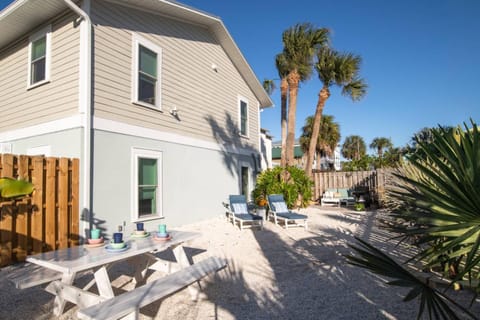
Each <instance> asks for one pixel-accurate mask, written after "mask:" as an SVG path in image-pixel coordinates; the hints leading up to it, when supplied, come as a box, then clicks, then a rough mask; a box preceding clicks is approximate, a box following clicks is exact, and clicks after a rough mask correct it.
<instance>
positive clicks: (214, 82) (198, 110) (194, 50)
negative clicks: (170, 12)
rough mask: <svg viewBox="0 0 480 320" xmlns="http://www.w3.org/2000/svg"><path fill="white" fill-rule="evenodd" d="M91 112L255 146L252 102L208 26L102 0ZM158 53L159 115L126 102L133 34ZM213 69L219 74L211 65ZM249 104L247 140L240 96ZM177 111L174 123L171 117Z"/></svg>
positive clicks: (97, 6)
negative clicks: (241, 129)
mask: <svg viewBox="0 0 480 320" xmlns="http://www.w3.org/2000/svg"><path fill="white" fill-rule="evenodd" d="M92 12H93V22H94V24H95V25H96V27H95V98H94V99H95V115H96V116H97V117H101V118H106V119H111V120H115V121H120V122H125V123H128V124H132V125H137V126H142V127H147V128H151V129H157V130H162V131H167V132H173V133H178V134H182V135H186V136H190V137H196V138H200V139H204V140H208V141H216V140H219V137H221V138H222V139H224V140H227V141H231V142H237V143H241V144H242V145H243V146H248V145H252V146H254V147H255V148H257V147H258V104H257V100H256V98H255V96H254V95H253V93H252V91H251V90H250V89H249V87H248V86H247V84H246V83H245V81H244V80H243V79H242V77H241V76H240V74H239V73H238V71H237V69H236V68H235V66H234V65H233V64H232V62H231V61H230V59H229V58H228V56H227V55H226V54H225V52H224V50H223V49H222V47H221V46H220V45H219V44H218V43H217V42H216V41H215V39H214V36H213V34H212V33H211V32H209V31H208V30H207V29H205V28H202V27H199V26H196V25H191V24H188V23H185V22H182V21H178V20H172V19H168V18H166V17H164V16H160V15H154V14H151V13H148V12H143V11H137V10H134V9H131V8H125V7H122V6H116V5H113V4H112V3H105V2H103V1H95V2H93V9H92ZM133 33H137V34H139V35H140V36H142V37H144V38H146V39H148V40H149V41H151V42H153V43H155V44H156V45H158V46H160V47H161V48H162V75H161V81H162V108H163V112H160V111H158V110H152V109H149V108H146V107H142V106H138V105H135V104H132V102H131V100H132V97H131V91H132V70H131V68H132V34H133ZM212 64H215V65H217V66H218V72H215V71H214V70H212V68H211V66H212ZM239 96H242V97H245V98H246V99H248V101H249V106H250V109H249V129H250V132H249V135H250V137H249V139H244V138H242V139H240V138H239V136H238V134H236V133H234V130H235V131H237V132H238V121H239V110H238V97H239ZM173 107H176V108H177V109H178V110H179V112H178V114H179V117H180V121H178V120H177V119H175V118H174V117H173V116H172V115H170V113H169V110H170V109H171V108H173Z"/></svg>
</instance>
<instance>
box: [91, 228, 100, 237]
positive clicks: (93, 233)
mask: <svg viewBox="0 0 480 320" xmlns="http://www.w3.org/2000/svg"><path fill="white" fill-rule="evenodd" d="M90 239H100V229H92V230H90Z"/></svg>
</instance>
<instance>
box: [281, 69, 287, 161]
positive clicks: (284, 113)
mask: <svg viewBox="0 0 480 320" xmlns="http://www.w3.org/2000/svg"><path fill="white" fill-rule="evenodd" d="M287 93H288V82H287V78H285V77H283V78H282V80H281V83H280V99H281V108H282V110H281V125H282V151H281V152H282V153H281V157H280V166H281V167H282V168H285V167H286V164H287Z"/></svg>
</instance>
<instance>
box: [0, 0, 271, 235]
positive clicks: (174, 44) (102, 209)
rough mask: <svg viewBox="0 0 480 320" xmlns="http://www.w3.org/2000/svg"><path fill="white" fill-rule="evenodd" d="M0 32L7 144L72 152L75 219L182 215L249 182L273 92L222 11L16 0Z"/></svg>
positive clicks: (178, 218) (162, 4) (105, 0)
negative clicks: (76, 181) (263, 112)
mask: <svg viewBox="0 0 480 320" xmlns="http://www.w3.org/2000/svg"><path fill="white" fill-rule="evenodd" d="M0 30H2V32H0V114H1V118H2V121H1V122H0V143H1V146H2V148H3V150H9V151H11V152H12V153H15V154H30V155H34V154H44V155H47V156H58V157H60V156H61V157H75V158H79V159H80V166H81V168H80V172H81V179H80V198H81V199H80V203H81V208H80V209H81V210H80V212H81V220H82V225H81V226H80V228H81V229H82V230H86V229H88V228H89V223H90V221H100V222H102V221H104V223H103V224H102V227H104V228H106V232H107V233H110V234H111V233H112V232H114V231H116V230H117V228H118V226H120V225H125V224H127V225H128V224H131V223H133V222H135V221H145V222H146V226H147V228H153V229H155V227H154V226H156V225H157V224H158V223H161V222H162V223H167V224H168V225H170V226H175V225H181V224H185V223H189V222H193V221H198V220H202V219H206V218H208V217H212V216H215V215H218V214H220V213H221V212H222V206H221V203H222V201H224V200H225V199H227V196H228V194H238V193H247V194H248V193H249V192H250V191H251V189H252V187H253V184H254V178H255V173H256V172H257V171H258V170H259V163H258V162H259V159H260V157H259V154H260V112H259V111H260V109H261V108H265V107H269V106H271V105H272V101H271V100H270V98H269V96H268V94H267V93H266V92H265V91H264V89H263V87H262V85H261V84H260V82H259V81H258V79H257V78H256V76H255V74H254V72H253V71H252V69H251V68H250V66H249V65H248V63H247V61H246V60H245V58H244V57H243V55H242V54H241V52H240V50H239V48H238V47H237V46H236V44H235V42H234V41H233V39H232V37H231V36H230V34H229V33H228V31H227V30H226V28H225V26H224V24H223V23H222V21H221V19H220V18H218V17H216V16H213V15H210V14H208V13H205V12H202V11H199V10H197V9H193V8H191V7H189V6H185V5H182V4H180V3H178V2H173V1H165V0H115V1H114V0H82V1H71V0H17V1H15V2H13V3H12V4H11V5H9V6H8V7H6V8H5V9H4V10H3V11H2V12H0ZM92 219H93V220H92Z"/></svg>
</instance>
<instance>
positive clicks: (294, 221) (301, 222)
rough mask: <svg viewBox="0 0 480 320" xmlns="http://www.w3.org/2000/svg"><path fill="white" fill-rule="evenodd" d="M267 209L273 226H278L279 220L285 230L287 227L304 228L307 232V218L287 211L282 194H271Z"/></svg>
mask: <svg viewBox="0 0 480 320" xmlns="http://www.w3.org/2000/svg"><path fill="white" fill-rule="evenodd" d="M267 198H268V207H269V208H270V212H269V214H268V216H269V218H273V220H274V222H275V224H279V220H283V221H284V222H285V229H288V227H302V226H303V227H305V230H308V221H307V220H308V216H306V215H304V214H299V213H297V212H293V211H290V210H288V208H287V204H286V203H285V199H283V195H282V194H272V195H269V196H268V197H267Z"/></svg>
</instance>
